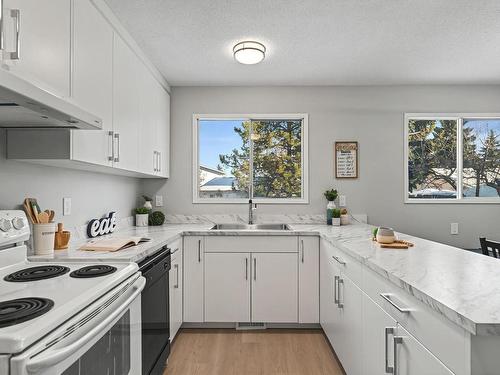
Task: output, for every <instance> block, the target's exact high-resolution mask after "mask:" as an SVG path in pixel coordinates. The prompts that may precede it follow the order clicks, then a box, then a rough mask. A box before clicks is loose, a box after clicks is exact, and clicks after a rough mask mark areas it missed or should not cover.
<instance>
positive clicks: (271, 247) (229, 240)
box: [205, 236, 298, 253]
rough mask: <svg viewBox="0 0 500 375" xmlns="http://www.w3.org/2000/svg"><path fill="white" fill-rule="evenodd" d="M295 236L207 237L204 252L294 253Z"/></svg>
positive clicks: (295, 250) (295, 246) (295, 247)
mask: <svg viewBox="0 0 500 375" xmlns="http://www.w3.org/2000/svg"><path fill="white" fill-rule="evenodd" d="M297 241H298V240H297V236H274V237H273V236H207V237H206V238H205V251H206V252H218V253H220V252H231V253H277V252H286V253H296V252H298V250H297V247H298V246H297V244H298V242H297Z"/></svg>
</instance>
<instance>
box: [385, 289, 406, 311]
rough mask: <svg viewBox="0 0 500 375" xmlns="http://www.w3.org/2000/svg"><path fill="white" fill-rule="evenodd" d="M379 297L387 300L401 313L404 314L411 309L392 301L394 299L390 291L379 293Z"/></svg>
mask: <svg viewBox="0 0 500 375" xmlns="http://www.w3.org/2000/svg"><path fill="white" fill-rule="evenodd" d="M380 297H382V298H383V299H385V300H386V301H387V302H389V303H390V304H391V305H392V306H394V307H395V308H396V310H398V311H399V312H401V313H405V314H406V313H409V312H411V309H409V308H407V307H401V306H399V305H397V304H396V302H394V300H393V299H392V294H390V293H380Z"/></svg>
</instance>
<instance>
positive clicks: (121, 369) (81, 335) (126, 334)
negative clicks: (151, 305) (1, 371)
mask: <svg viewBox="0 0 500 375" xmlns="http://www.w3.org/2000/svg"><path fill="white" fill-rule="evenodd" d="M144 285H145V279H144V278H143V277H142V276H139V275H137V276H133V277H132V278H131V279H129V280H127V281H126V282H124V283H122V284H121V285H119V286H118V287H116V288H115V289H113V290H112V291H111V292H109V293H108V294H107V295H105V296H104V297H102V298H100V299H99V300H97V301H96V302H94V303H93V304H91V305H90V306H89V307H88V308H86V309H85V310H84V311H82V312H81V313H79V314H78V315H76V316H75V317H73V318H71V319H70V320H69V321H67V322H65V323H64V324H63V325H62V326H60V327H58V328H57V329H56V330H55V331H54V332H52V333H51V334H50V335H48V336H46V337H45V338H43V339H42V340H40V341H39V342H37V343H36V344H35V345H34V346H33V347H31V348H30V349H28V350H26V351H24V352H23V353H21V354H19V355H17V356H13V357H12V358H11V361H10V367H11V372H10V374H11V375H30V374H37V375H49V374H50V375H89V374H123V375H137V374H140V372H141V356H140V353H141V291H142V289H143V288H144Z"/></svg>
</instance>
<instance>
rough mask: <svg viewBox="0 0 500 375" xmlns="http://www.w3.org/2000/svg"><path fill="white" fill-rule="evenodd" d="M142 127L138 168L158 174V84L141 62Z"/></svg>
mask: <svg viewBox="0 0 500 375" xmlns="http://www.w3.org/2000/svg"><path fill="white" fill-rule="evenodd" d="M140 77H141V79H140V91H141V95H140V98H139V100H140V111H141V116H140V124H139V125H138V126H139V127H140V129H139V132H138V134H137V135H138V137H137V140H138V157H139V160H138V163H139V166H138V170H139V171H140V172H142V173H147V174H151V175H152V174H156V173H157V172H158V170H159V168H158V164H159V163H158V157H157V152H158V148H157V134H156V127H157V124H158V121H159V120H158V118H159V116H160V109H159V104H160V98H159V96H158V94H159V93H158V84H157V82H156V80H155V78H154V77H153V76H152V75H151V73H150V72H149V70H147V68H146V66H144V65H143V64H140Z"/></svg>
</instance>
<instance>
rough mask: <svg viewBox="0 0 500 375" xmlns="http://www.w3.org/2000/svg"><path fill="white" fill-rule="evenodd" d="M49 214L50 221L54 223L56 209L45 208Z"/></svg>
mask: <svg viewBox="0 0 500 375" xmlns="http://www.w3.org/2000/svg"><path fill="white" fill-rule="evenodd" d="M45 212H46V213H47V215H49V223H52V222H53V221H54V216H56V213H55V211H54V210H45Z"/></svg>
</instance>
